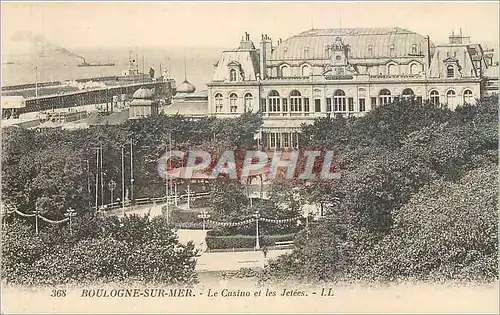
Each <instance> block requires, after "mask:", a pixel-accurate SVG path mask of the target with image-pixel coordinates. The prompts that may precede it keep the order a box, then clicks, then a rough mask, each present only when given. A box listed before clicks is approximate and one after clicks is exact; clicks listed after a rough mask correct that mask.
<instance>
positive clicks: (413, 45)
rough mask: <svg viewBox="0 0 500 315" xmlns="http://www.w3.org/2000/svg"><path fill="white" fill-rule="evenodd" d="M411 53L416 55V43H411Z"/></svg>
mask: <svg viewBox="0 0 500 315" xmlns="http://www.w3.org/2000/svg"><path fill="white" fill-rule="evenodd" d="M411 54H412V55H416V54H417V44H412V45H411Z"/></svg>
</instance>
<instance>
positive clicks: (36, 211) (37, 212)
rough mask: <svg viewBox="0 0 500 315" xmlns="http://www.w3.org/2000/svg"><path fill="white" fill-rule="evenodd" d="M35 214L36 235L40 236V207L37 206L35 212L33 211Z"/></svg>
mask: <svg viewBox="0 0 500 315" xmlns="http://www.w3.org/2000/svg"><path fill="white" fill-rule="evenodd" d="M33 213H34V214H35V235H38V215H39V214H40V210H39V209H38V205H36V206H35V210H34V211H33Z"/></svg>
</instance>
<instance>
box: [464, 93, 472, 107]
mask: <svg viewBox="0 0 500 315" xmlns="http://www.w3.org/2000/svg"><path fill="white" fill-rule="evenodd" d="M472 103H474V98H473V97H472V91H471V90H465V91H464V104H472Z"/></svg>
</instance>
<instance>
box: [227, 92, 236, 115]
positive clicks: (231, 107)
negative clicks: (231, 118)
mask: <svg viewBox="0 0 500 315" xmlns="http://www.w3.org/2000/svg"><path fill="white" fill-rule="evenodd" d="M237 101H238V95H236V93H231V95H229V111H230V112H231V113H236V112H237V111H238V105H236V102H237Z"/></svg>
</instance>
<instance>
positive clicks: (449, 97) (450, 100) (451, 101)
mask: <svg viewBox="0 0 500 315" xmlns="http://www.w3.org/2000/svg"><path fill="white" fill-rule="evenodd" d="M456 96H457V94H456V93H455V91H454V90H449V91H448V92H446V104H447V105H455V97H456Z"/></svg>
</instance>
